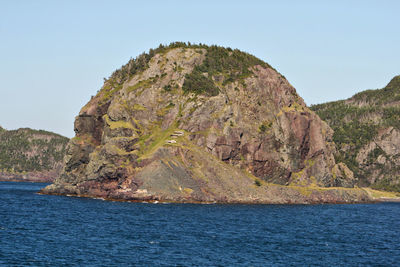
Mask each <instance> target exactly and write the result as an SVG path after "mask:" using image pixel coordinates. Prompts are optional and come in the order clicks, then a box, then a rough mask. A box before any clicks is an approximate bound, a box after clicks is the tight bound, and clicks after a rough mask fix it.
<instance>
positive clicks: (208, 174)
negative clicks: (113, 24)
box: [44, 47, 362, 203]
mask: <svg viewBox="0 0 400 267" xmlns="http://www.w3.org/2000/svg"><path fill="white" fill-rule="evenodd" d="M207 53H209V50H208V49H207V48H203V47H200V48H193V47H181V48H173V49H166V50H164V51H163V52H162V53H157V54H155V55H154V56H153V57H152V58H151V59H150V60H149V62H148V66H147V67H146V68H144V69H143V70H141V71H140V72H138V73H135V74H134V75H131V76H129V77H128V78H125V79H124V81H123V82H121V81H118V77H114V78H113V79H112V78H110V80H108V81H107V82H106V83H105V85H104V87H103V89H102V90H101V91H100V92H99V93H98V94H97V95H96V96H95V97H94V98H92V99H91V100H90V102H89V103H88V104H87V105H86V106H85V107H83V108H82V110H81V112H80V114H79V116H78V117H77V118H76V121H75V132H76V137H75V138H73V139H72V140H71V141H70V144H69V146H68V151H67V156H66V157H65V168H64V172H63V174H62V176H61V177H60V179H58V180H56V182H55V183H54V184H53V185H52V186H50V187H47V188H46V189H45V190H44V192H46V193H68V194H78V195H88V196H100V197H105V198H117V199H160V200H170V201H185V200H193V201H222V202H224V201H225V202H252V201H253V200H254V199H258V201H261V202H274V201H273V198H277V197H278V193H277V192H278V191H279V190H278V191H276V190H275V191H273V190H272V191H273V192H275V193H276V194H272V193H266V192H267V191H268V190H266V187H265V186H261V187H262V188H261V189H260V188H259V186H257V185H254V180H255V179H258V180H259V181H261V183H262V184H263V185H266V184H265V183H266V182H270V183H275V184H280V185H288V186H289V187H287V188H286V187H283V188H286V189H284V191H285V192H288V193H286V194H287V196H286V197H282V196H281V197H278V198H279V201H278V202H279V203H282V202H285V201H284V199H286V202H296V196H295V195H296V194H297V195H298V192H297V191H296V190H294V189H293V188H294V187H296V188H297V187H299V186H300V187H301V186H310V185H314V186H320V187H331V186H345V187H352V186H353V185H354V182H355V179H354V177H353V174H352V172H351V171H350V170H349V169H348V168H347V167H346V166H345V165H344V164H342V165H339V166H337V165H336V164H335V160H334V157H333V153H334V152H335V146H334V143H333V141H332V130H331V129H330V128H329V126H328V125H327V124H326V123H324V122H323V121H321V120H320V118H319V117H318V116H317V115H316V114H315V113H314V112H312V111H311V110H310V109H308V108H307V106H306V105H305V103H304V101H303V100H302V99H301V98H300V97H299V96H298V95H297V93H296V91H295V89H294V88H293V87H292V86H291V85H290V84H289V83H288V81H287V80H286V79H285V78H284V77H283V76H281V75H280V74H279V73H278V72H276V71H275V70H274V69H272V68H271V67H269V66H268V65H266V64H262V65H260V64H255V65H252V66H250V67H249V70H250V71H251V72H249V73H247V72H246V73H247V74H246V75H242V76H239V75H236V73H235V72H234V71H232V70H230V69H222V70H220V71H219V72H218V73H215V72H214V73H212V72H211V71H210V72H208V73H207V72H204V71H203V72H202V73H201V74H200V75H202V76H199V77H200V78H198V80H201V79H205V78H202V77H206V78H207V79H209V80H211V81H212V83H213V84H214V86H215V87H216V88H218V90H219V93H217V94H215V93H213V94H211V95H210V94H207V92H203V91H202V92H201V93H198V92H191V91H187V90H186V89H185V86H186V85H185V79H189V78H190V76H188V75H190V74H191V73H192V72H195V71H199V69H200V70H204V65H205V63H204V62H208V61H207V60H208V59H209V58H207ZM232 53H233V52H227V57H229V56H232ZM235 53H236V52H235ZM228 60H229V58H228V59H227V61H228ZM207 64H208V63H207ZM228 66H229V65H228ZM188 77H189V78H188ZM232 77H234V78H232ZM182 88H183V89H182ZM185 90H186V91H185ZM292 197H293V199H292V200H290V199H291V198H292ZM253 198H254V199H253ZM358 198H360V199H361V198H362V197H360V195H359V196H358V197H357V199H358ZM298 199H302V200H301V201H300V200H299V201H297V202H301V203H302V202H307V196H303V197H298ZM321 199H323V194H322V197H320V200H321ZM353 200H354V199H353ZM335 201H339V202H340V197H338V198H337V199H336V200H335ZM346 201H347V200H346ZM349 201H352V200H351V198H350V200H349ZM321 202H322V201H321Z"/></svg>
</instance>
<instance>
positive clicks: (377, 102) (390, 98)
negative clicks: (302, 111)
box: [312, 76, 400, 192]
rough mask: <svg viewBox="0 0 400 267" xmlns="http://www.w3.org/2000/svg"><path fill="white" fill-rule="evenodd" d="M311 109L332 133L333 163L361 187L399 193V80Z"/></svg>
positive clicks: (395, 78) (394, 79)
mask: <svg viewBox="0 0 400 267" xmlns="http://www.w3.org/2000/svg"><path fill="white" fill-rule="evenodd" d="M312 109H313V110H314V111H316V112H317V113H318V114H319V115H320V116H321V118H322V119H324V120H326V122H327V123H328V124H329V125H330V126H331V127H332V128H333V129H334V130H335V133H334V141H335V143H336V145H337V148H338V153H337V154H336V159H337V161H339V162H340V161H341V162H344V163H345V164H347V166H349V167H350V169H351V170H352V171H353V172H354V174H355V175H356V176H357V177H358V178H359V184H360V185H361V186H372V187H373V188H377V189H385V190H392V191H398V192H400V76H396V77H394V78H393V79H392V80H391V81H390V82H389V84H388V85H387V86H386V87H385V88H383V89H379V90H367V91H364V92H361V93H358V94H356V95H354V96H353V97H351V98H349V99H347V100H341V101H335V102H330V103H326V104H321V105H315V106H313V107H312Z"/></svg>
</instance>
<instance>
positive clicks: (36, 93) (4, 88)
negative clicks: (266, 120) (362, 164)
mask: <svg viewBox="0 0 400 267" xmlns="http://www.w3.org/2000/svg"><path fill="white" fill-rule="evenodd" d="M399 10H400V1H385V0H380V1H378V0H377V1H367V0H364V1H355V0H354V1H351V0H347V1H338V0H335V1H333V0H332V1H324V0H316V1H294V0H293V1H289V0H288V1H278V0H276V1H251V0H247V1H244V0H243V1H234V0H230V1H216V0H214V1H206V0H202V1H188V0H186V1H183V0H182V1H161V0H160V1H119V0H109V1H101V0H93V1H88V0H87V1H85V0H76V1H73V0H65V1H61V0H59V1H54V0H49V1H44V0H42V1H41V0H34V1H33V0H32V1H31V0H26V1H22V0H0V101H1V102H0V114H1V116H0V125H1V126H3V127H4V128H6V129H16V128H19V127H31V128H34V129H45V130H50V131H54V132H57V133H60V134H63V135H65V136H68V137H72V136H73V135H74V132H73V121H74V117H75V116H76V115H77V114H78V112H79V110H80V108H81V107H82V106H83V105H84V104H85V103H86V102H87V101H88V100H89V99H90V97H91V95H95V94H96V92H97V90H99V89H100V87H101V86H102V83H103V78H104V77H109V76H110V74H111V73H112V72H113V71H114V70H115V69H117V68H119V67H120V66H121V65H123V64H125V63H126V62H127V61H128V60H129V58H130V57H136V56H137V55H138V54H140V53H141V52H143V51H147V50H148V49H149V48H155V47H157V46H158V45H159V44H160V43H163V44H168V43H170V42H172V41H190V42H192V43H199V42H201V43H206V44H218V45H222V46H229V47H232V48H239V49H241V50H243V51H246V52H249V53H251V54H254V55H255V56H257V57H259V58H261V59H263V60H264V61H266V62H268V63H269V64H271V65H272V66H273V67H275V68H276V69H277V70H278V71H279V72H281V73H282V74H283V75H285V77H286V78H287V79H288V80H289V82H290V83H291V84H292V85H293V86H294V87H296V89H297V92H298V93H299V94H300V96H302V97H303V98H304V100H305V101H306V103H307V104H309V105H310V104H317V103H322V102H326V101H333V100H337V99H343V98H348V97H350V96H351V95H353V94H354V93H356V92H359V91H362V90H365V89H376V88H382V87H384V86H385V85H386V84H387V83H388V82H389V80H390V79H391V78H392V77H393V76H395V75H398V74H400V50H399V48H400V15H399Z"/></svg>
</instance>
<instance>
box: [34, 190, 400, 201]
mask: <svg viewBox="0 0 400 267" xmlns="http://www.w3.org/2000/svg"><path fill="white" fill-rule="evenodd" d="M37 194H39V195H50V196H64V197H76V198H90V199H97V200H103V201H111V202H130V203H150V204H200V205H212V204H217V205H323V204H326V205H335V204H378V203H389V202H400V197H398V198H375V199H369V200H360V201H305V202H300V201H299V202H296V201H286V202H285V201H281V202H274V201H238V200H236V201H235V200H233V201H198V200H189V199H188V200H183V201H177V200H165V199H164V200H162V199H118V198H108V197H105V198H104V197H98V196H90V195H79V194H62V193H49V192H43V191H42V190H40V191H39V192H37Z"/></svg>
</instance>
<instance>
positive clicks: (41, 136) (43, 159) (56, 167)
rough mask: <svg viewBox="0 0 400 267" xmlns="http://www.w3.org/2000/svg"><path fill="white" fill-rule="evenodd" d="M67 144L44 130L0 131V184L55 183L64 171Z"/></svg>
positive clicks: (1, 129)
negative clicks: (2, 182)
mask: <svg viewBox="0 0 400 267" xmlns="http://www.w3.org/2000/svg"><path fill="white" fill-rule="evenodd" d="M68 140H69V139H68V138H66V137H64V136H61V135H58V134H55V133H51V132H47V131H43V130H32V129H29V128H21V129H18V130H11V131H7V130H5V129H3V128H1V127H0V180H7V181H9V180H15V181H52V180H54V179H55V178H56V177H57V176H58V175H59V173H60V171H61V169H62V161H63V157H64V153H65V147H66V145H67V143H68Z"/></svg>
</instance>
